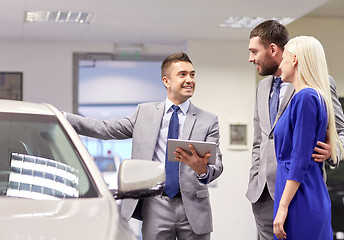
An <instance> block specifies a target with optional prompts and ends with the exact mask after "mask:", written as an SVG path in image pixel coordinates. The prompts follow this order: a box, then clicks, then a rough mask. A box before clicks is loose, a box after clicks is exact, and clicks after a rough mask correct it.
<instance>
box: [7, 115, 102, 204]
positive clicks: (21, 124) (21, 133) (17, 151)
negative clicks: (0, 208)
mask: <svg viewBox="0 0 344 240" xmlns="http://www.w3.org/2000/svg"><path fill="white" fill-rule="evenodd" d="M0 195H1V196H8V197H24V198H31V199H63V198H85V197H97V196H98V192H97V190H96V188H95V186H94V183H93V181H92V178H90V174H89V173H88V172H87V170H86V168H85V166H84V163H83V161H82V159H81V158H80V156H79V154H78V153H77V151H76V150H75V148H74V145H73V144H72V143H71V142H70V140H69V138H68V137H67V136H66V132H65V131H64V129H62V128H61V126H60V124H59V123H58V121H57V119H56V117H55V116H47V115H33V114H18V113H0Z"/></svg>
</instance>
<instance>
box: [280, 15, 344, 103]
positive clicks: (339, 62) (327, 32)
mask: <svg viewBox="0 0 344 240" xmlns="http://www.w3.org/2000/svg"><path fill="white" fill-rule="evenodd" d="M343 26H344V19H343V18H310V17H308V18H301V19H299V20H297V21H295V22H293V23H291V24H289V25H288V26H287V28H288V30H289V33H290V35H291V37H295V36H299V35H308V36H314V37H315V38H317V39H318V40H319V41H320V42H321V43H322V45H323V47H324V49H325V54H326V59H327V64H328V68H329V74H330V75H331V76H332V77H333V78H334V79H335V81H336V84H337V93H338V96H340V97H344V67H343V58H342V56H344V44H343V39H344V31H343Z"/></svg>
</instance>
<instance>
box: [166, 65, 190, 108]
mask: <svg viewBox="0 0 344 240" xmlns="http://www.w3.org/2000/svg"><path fill="white" fill-rule="evenodd" d="M162 81H163V83H164V85H165V87H166V89H167V97H168V99H170V100H171V101H172V102H173V103H174V104H177V105H178V104H181V103H183V102H185V101H186V100H187V99H188V98H190V97H192V95H193V93H194V91H195V86H196V82H195V70H194V68H193V66H192V64H191V63H189V62H180V61H179V62H174V63H172V64H171V65H170V67H169V69H168V71H167V74H166V76H164V77H163V78H162Z"/></svg>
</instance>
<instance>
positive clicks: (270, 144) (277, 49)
mask: <svg viewBox="0 0 344 240" xmlns="http://www.w3.org/2000/svg"><path fill="white" fill-rule="evenodd" d="M288 40H289V34H288V31H287V29H286V28H285V27H284V26H283V25H282V24H280V23H278V22H277V21H274V20H268V21H265V22H263V23H261V24H259V25H258V26H257V27H255V28H254V29H253V30H252V31H251V33H250V44H249V51H250V56H249V61H250V62H252V63H253V64H255V65H256V67H257V72H258V74H259V75H261V76H267V75H270V76H268V77H267V78H265V79H263V80H261V81H260V82H259V83H258V85H257V90H256V105H255V112H254V136H253V149H252V167H251V169H250V179H249V184H248V190H247V193H246V197H247V198H248V200H249V201H250V202H251V203H252V210H253V214H254V217H255V220H256V225H257V230H258V235H259V239H260V240H271V239H273V200H274V192H275V178H276V168H277V161H276V155H275V146H274V139H273V130H274V127H275V124H276V122H277V121H278V119H279V117H280V116H281V115H282V113H283V112H284V110H285V109H286V107H287V106H288V104H289V102H290V100H291V98H292V97H293V95H294V93H295V91H294V89H293V85H292V84H288V83H282V84H281V85H280V90H279V107H278V112H277V115H276V118H275V120H273V121H272V122H270V121H271V119H270V113H269V101H270V99H271V96H272V95H273V85H274V82H275V81H276V79H277V78H278V77H280V76H281V74H282V72H281V70H280V68H279V65H280V63H281V61H282V53H283V49H284V45H285V44H286V43H287V42H288ZM277 81H278V80H277ZM330 83H331V94H332V101H333V106H334V110H335V115H336V128H337V131H338V135H339V137H340V138H341V140H342V143H341V144H342V145H343V139H344V116H343V110H342V108H341V105H340V103H339V101H338V97H337V93H336V86H335V82H334V80H333V79H332V78H331V77H330ZM314 151H315V153H314V154H313V155H312V157H313V158H314V160H315V161H321V162H323V161H325V160H327V159H329V158H330V146H329V144H328V143H322V142H318V143H317V147H316V148H315V149H314ZM338 152H340V151H338ZM338 159H341V158H338ZM329 162H330V164H331V161H329Z"/></svg>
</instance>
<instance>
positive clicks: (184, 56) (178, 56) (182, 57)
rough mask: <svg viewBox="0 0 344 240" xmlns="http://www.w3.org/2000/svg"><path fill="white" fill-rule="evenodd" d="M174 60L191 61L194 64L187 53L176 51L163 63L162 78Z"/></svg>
mask: <svg viewBox="0 0 344 240" xmlns="http://www.w3.org/2000/svg"><path fill="white" fill-rule="evenodd" d="M174 62H189V63H191V64H192V62H191V60H190V58H189V57H188V55H187V54H186V53H183V52H181V53H175V54H172V55H170V56H168V57H167V58H165V60H164V61H163V62H162V64H161V78H163V77H165V75H166V71H167V69H168V68H169V67H170V66H171V64H172V63H174Z"/></svg>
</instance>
